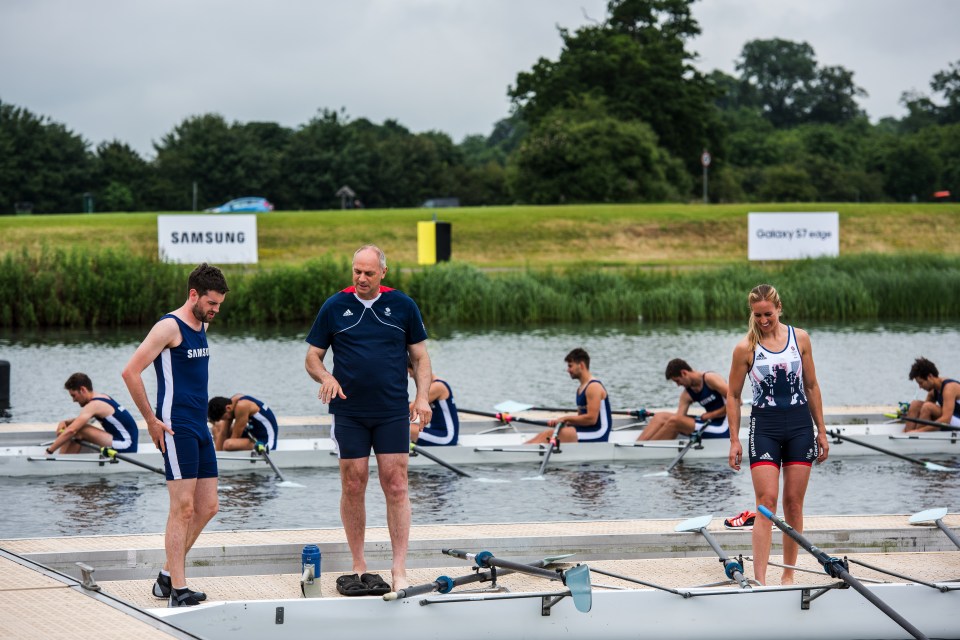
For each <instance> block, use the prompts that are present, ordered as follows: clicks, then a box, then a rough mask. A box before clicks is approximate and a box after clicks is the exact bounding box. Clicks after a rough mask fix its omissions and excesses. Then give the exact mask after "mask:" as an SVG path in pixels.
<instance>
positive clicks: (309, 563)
mask: <svg viewBox="0 0 960 640" xmlns="http://www.w3.org/2000/svg"><path fill="white" fill-rule="evenodd" d="M307 567H313V579H314V580H315V581H317V582H320V547H318V546H317V545H315V544H308V545H306V546H305V547H304V548H303V553H302V554H301V556H300V575H303V572H304V571H306V569H307Z"/></svg>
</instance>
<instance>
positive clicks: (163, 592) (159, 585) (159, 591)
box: [153, 573, 207, 602]
mask: <svg viewBox="0 0 960 640" xmlns="http://www.w3.org/2000/svg"><path fill="white" fill-rule="evenodd" d="M172 586H173V585H172V584H171V583H170V576H165V575H163V574H162V573H161V574H159V575H157V581H156V582H154V583H153V597H154V598H162V599H166V598H169V597H170V589H171V587H172ZM190 591H191V592H192V593H193V597H194V598H196V599H197V600H199V601H201V602H203V601H204V600H206V599H207V594H205V593H204V592H203V591H193V590H192V589H191V590H190Z"/></svg>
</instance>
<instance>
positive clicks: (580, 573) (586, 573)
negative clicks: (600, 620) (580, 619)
mask: <svg viewBox="0 0 960 640" xmlns="http://www.w3.org/2000/svg"><path fill="white" fill-rule="evenodd" d="M563 575H564V577H565V579H566V583H567V589H570V595H571V596H572V597H573V606H575V607H576V608H577V611H579V612H580V613H590V609H592V608H593V591H592V589H591V587H590V567H588V566H587V565H585V564H578V565H577V566H575V567H573V568H572V569H567V571H566V572H565V573H564V574H563Z"/></svg>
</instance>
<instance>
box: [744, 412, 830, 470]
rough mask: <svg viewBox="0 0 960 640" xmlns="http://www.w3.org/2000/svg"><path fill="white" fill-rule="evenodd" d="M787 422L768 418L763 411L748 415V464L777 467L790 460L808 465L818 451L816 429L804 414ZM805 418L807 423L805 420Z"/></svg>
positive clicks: (787, 463)
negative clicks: (761, 413) (798, 418)
mask: <svg viewBox="0 0 960 640" xmlns="http://www.w3.org/2000/svg"><path fill="white" fill-rule="evenodd" d="M800 418H801V419H800V420H793V421H791V422H790V423H786V422H785V421H781V420H775V419H773V420H772V419H769V418H768V417H766V416H763V415H751V416H750V451H749V453H750V468H751V469H752V468H753V467H755V466H757V465H761V464H769V465H773V466H775V467H777V468H780V467H781V466H786V465H790V464H803V465H806V466H808V467H809V466H811V465H812V464H813V462H814V460H816V459H817V455H819V451H818V446H817V429H816V427H814V426H813V421H812V420H810V414H809V413H807V414H806V421H804V420H803V416H800ZM804 422H806V424H804Z"/></svg>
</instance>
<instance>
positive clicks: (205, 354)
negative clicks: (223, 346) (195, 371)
mask: <svg viewBox="0 0 960 640" xmlns="http://www.w3.org/2000/svg"><path fill="white" fill-rule="evenodd" d="M209 357H210V347H204V348H202V349H187V359H190V358H209Z"/></svg>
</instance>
